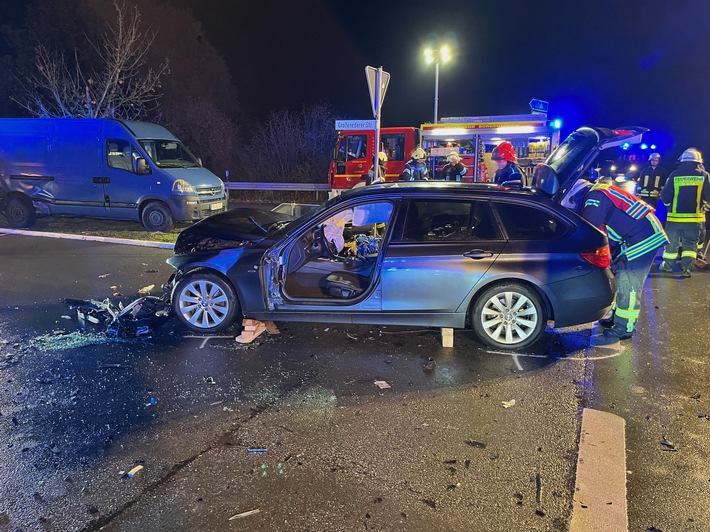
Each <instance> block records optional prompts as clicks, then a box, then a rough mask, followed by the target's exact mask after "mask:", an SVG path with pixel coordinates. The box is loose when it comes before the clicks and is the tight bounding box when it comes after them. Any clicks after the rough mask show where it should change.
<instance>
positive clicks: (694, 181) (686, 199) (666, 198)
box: [661, 161, 710, 223]
mask: <svg viewBox="0 0 710 532" xmlns="http://www.w3.org/2000/svg"><path fill="white" fill-rule="evenodd" d="M709 179H710V176H709V175H708V173H707V172H706V171H705V169H704V168H703V167H702V165H700V164H699V163H696V162H693V161H686V162H683V163H680V165H679V166H678V169H677V170H676V171H675V172H673V173H671V175H669V176H668V180H667V181H666V184H665V186H664V187H663V190H662V191H661V201H662V202H663V203H664V205H665V206H666V207H667V209H668V216H667V218H666V220H667V221H668V222H688V223H697V222H704V221H705V213H703V210H702V209H703V203H710V181H709Z"/></svg>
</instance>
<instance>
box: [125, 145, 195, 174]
mask: <svg viewBox="0 0 710 532" xmlns="http://www.w3.org/2000/svg"><path fill="white" fill-rule="evenodd" d="M139 142H140V143H141V146H142V147H143V149H144V150H145V151H146V153H147V154H148V157H150V159H151V160H152V161H153V162H154V163H155V164H156V166H159V167H160V168H197V167H199V166H200V164H199V163H198V162H197V159H195V157H194V156H193V155H192V154H191V153H190V152H189V151H188V149H187V148H186V147H185V146H183V145H182V144H181V143H180V142H179V141H177V140H154V139H144V140H140V141H139Z"/></svg>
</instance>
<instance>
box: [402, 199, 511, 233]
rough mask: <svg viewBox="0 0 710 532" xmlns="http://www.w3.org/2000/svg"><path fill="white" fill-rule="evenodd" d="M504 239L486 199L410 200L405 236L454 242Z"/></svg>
mask: <svg viewBox="0 0 710 532" xmlns="http://www.w3.org/2000/svg"><path fill="white" fill-rule="evenodd" d="M499 238H501V234H500V230H499V228H498V224H497V223H496V221H495V219H494V217H493V215H492V212H491V208H490V205H489V203H488V202H487V201H459V200H436V201H424V200H415V201H411V202H410V204H409V208H408V210H407V216H406V219H405V223H404V231H403V237H402V239H403V240H404V241H412V242H432V241H442V242H444V241H445V242H452V241H469V240H495V239H499Z"/></svg>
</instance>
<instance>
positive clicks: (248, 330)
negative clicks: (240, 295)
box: [234, 319, 266, 344]
mask: <svg viewBox="0 0 710 532" xmlns="http://www.w3.org/2000/svg"><path fill="white" fill-rule="evenodd" d="M242 327H243V329H242V332H241V334H240V335H239V336H237V337H236V338H235V339H234V340H236V341H237V342H238V343H240V344H248V343H251V342H253V341H254V340H256V339H257V337H259V336H260V335H261V334H263V333H264V332H265V331H266V325H265V324H264V322H263V321H259V320H249V319H245V320H242Z"/></svg>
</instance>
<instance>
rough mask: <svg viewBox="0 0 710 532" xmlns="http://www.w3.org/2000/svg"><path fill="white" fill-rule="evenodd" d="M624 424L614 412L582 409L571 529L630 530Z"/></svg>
mask: <svg viewBox="0 0 710 532" xmlns="http://www.w3.org/2000/svg"><path fill="white" fill-rule="evenodd" d="M625 428H626V422H625V420H624V418H622V417H619V416H617V415H615V414H611V413H609V412H602V411H600V410H592V409H590V408H585V409H584V410H583V411H582V431H581V437H580V441H579V456H578V458H577V475H576V480H575V487H574V503H573V508H572V520H571V522H570V528H569V529H570V532H598V531H600V530H609V531H614V532H616V531H623V530H628V522H629V520H628V516H627V507H626V437H625Z"/></svg>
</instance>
